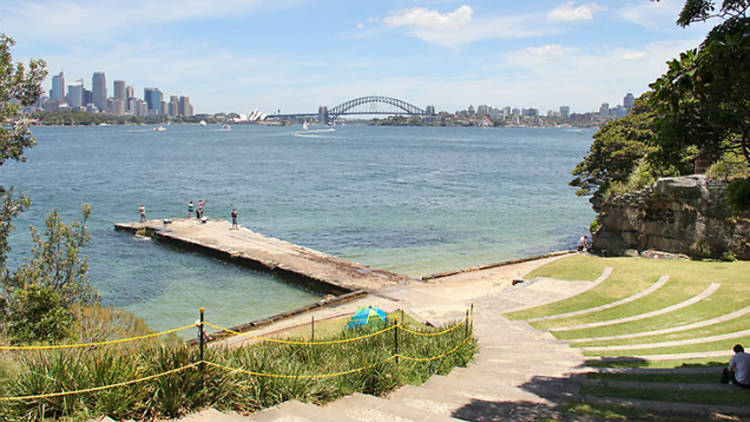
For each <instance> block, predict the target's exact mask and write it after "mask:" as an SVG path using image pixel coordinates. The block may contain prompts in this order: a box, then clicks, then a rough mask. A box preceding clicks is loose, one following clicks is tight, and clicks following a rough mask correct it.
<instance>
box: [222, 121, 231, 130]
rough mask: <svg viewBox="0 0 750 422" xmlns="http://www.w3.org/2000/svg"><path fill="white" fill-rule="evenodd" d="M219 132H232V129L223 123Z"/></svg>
mask: <svg viewBox="0 0 750 422" xmlns="http://www.w3.org/2000/svg"><path fill="white" fill-rule="evenodd" d="M219 130H224V131H227V130H232V127H231V126H229V125H228V124H226V123H225V124H224V126H222V127H221V129H219Z"/></svg>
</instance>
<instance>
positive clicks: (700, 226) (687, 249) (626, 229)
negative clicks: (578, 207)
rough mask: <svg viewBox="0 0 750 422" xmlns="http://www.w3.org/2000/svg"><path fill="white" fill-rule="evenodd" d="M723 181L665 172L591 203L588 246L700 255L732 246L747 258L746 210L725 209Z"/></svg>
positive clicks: (749, 225)
mask: <svg viewBox="0 0 750 422" xmlns="http://www.w3.org/2000/svg"><path fill="white" fill-rule="evenodd" d="M728 184H729V182H728V181H724V180H715V179H707V178H706V177H705V176H704V175H692V176H681V177H667V178H662V179H659V180H657V181H656V183H654V185H653V186H651V187H648V188H646V189H643V190H640V191H635V192H628V193H626V194H623V195H620V196H616V197H613V198H610V199H609V200H607V201H606V202H604V203H602V204H595V206H596V208H597V211H598V212H599V217H598V219H599V227H600V228H599V229H598V230H597V232H596V233H594V235H593V242H594V248H595V249H597V250H600V251H606V252H607V253H609V254H611V255H623V254H624V253H625V251H626V250H628V249H635V250H637V251H644V250H649V249H651V250H658V251H667V252H673V253H677V254H680V253H682V254H686V255H689V256H692V257H704V258H707V257H712V258H719V257H721V256H722V254H723V253H724V252H726V251H732V252H733V253H734V254H735V255H736V257H737V258H739V259H750V212H744V213H737V212H730V209H729V207H728V205H727V203H726V200H725V199H724V193H725V191H726V187H727V185H728ZM631 254H632V252H631Z"/></svg>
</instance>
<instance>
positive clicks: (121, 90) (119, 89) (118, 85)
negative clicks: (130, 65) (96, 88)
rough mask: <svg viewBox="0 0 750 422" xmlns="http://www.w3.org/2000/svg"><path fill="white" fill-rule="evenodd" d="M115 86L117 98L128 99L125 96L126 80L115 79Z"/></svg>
mask: <svg viewBox="0 0 750 422" xmlns="http://www.w3.org/2000/svg"><path fill="white" fill-rule="evenodd" d="M114 88H115V100H123V101H125V99H127V97H126V96H125V81H115V82H114Z"/></svg>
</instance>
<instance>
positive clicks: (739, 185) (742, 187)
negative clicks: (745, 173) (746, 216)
mask: <svg viewBox="0 0 750 422" xmlns="http://www.w3.org/2000/svg"><path fill="white" fill-rule="evenodd" d="M726 199H727V203H729V206H730V207H732V208H733V209H735V210H737V211H747V210H750V178H748V179H736V180H733V181H732V182H731V183H730V184H729V186H727V193H726Z"/></svg>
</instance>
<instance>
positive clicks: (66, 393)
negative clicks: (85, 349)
mask: <svg viewBox="0 0 750 422" xmlns="http://www.w3.org/2000/svg"><path fill="white" fill-rule="evenodd" d="M201 363H203V362H195V363H191V364H189V365H185V366H181V367H179V368H175V369H170V370H169V371H164V372H161V373H159V374H155V375H149V376H147V377H143V378H137V379H134V380H130V381H124V382H118V383H117V384H110V385H103V386H101V387H92V388H86V389H83V390H74V391H62V392H59V393H48V394H35V395H31V396H18V397H0V402H4V401H19V400H37V399H46V398H51V397H62V396H71V395H74V394H83V393H93V392H96V391H102V390H109V389H111V388H116V387H124V386H126V385H130V384H137V383H139V382H144V381H150V380H152V379H156V378H160V377H163V376H165V375H169V374H174V373H175V372H180V371H184V370H185V369H188V368H194V367H196V366H198V365H200V364H201ZM206 363H208V362H206Z"/></svg>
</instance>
